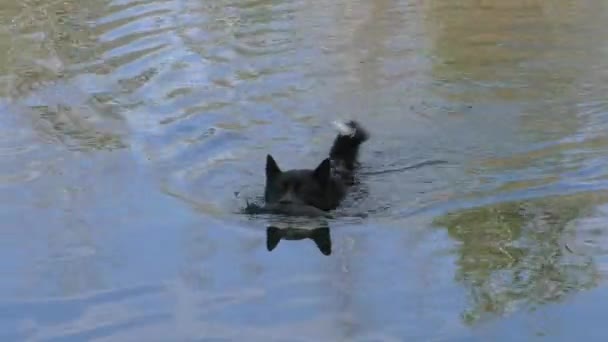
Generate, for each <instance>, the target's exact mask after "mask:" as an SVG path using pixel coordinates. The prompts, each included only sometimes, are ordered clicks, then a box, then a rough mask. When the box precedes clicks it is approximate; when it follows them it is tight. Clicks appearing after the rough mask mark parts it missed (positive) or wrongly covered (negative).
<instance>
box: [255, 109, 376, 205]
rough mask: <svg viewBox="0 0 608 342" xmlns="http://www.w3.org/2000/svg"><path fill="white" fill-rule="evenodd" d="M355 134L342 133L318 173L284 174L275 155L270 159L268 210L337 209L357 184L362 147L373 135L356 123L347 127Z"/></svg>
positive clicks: (306, 170) (349, 123)
mask: <svg viewBox="0 0 608 342" xmlns="http://www.w3.org/2000/svg"><path fill="white" fill-rule="evenodd" d="M346 125H347V126H349V127H350V128H351V129H353V132H352V134H348V135H347V134H344V133H340V134H338V136H337V137H336V138H335V140H334V143H333V145H332V147H331V150H330V152H329V158H326V159H324V160H323V161H322V162H321V163H320V164H319V165H318V166H317V167H316V168H315V169H297V170H288V171H282V170H281V169H280V168H279V166H278V164H277V162H276V161H275V160H274V158H273V157H272V156H271V155H268V156H267V157H266V188H265V191H264V199H265V201H266V206H267V207H272V206H281V205H288V206H294V205H295V206H310V207H314V208H317V209H320V210H322V211H329V210H333V209H336V208H337V207H338V205H339V204H340V202H341V201H342V200H343V199H344V197H345V195H346V192H347V190H348V188H349V187H350V186H351V185H352V184H353V182H354V172H355V169H356V167H357V164H358V161H357V158H358V154H359V147H360V146H361V144H362V143H363V142H365V141H366V140H367V139H368V138H369V135H368V133H367V132H366V131H365V130H364V129H363V128H362V127H361V126H360V125H359V124H358V123H357V122H355V121H350V122H348V123H347V124H346Z"/></svg>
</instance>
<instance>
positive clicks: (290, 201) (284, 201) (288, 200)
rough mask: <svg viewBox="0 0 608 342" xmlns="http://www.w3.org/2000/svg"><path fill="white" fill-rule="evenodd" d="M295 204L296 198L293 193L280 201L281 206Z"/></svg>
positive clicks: (285, 195) (289, 193)
mask: <svg viewBox="0 0 608 342" xmlns="http://www.w3.org/2000/svg"><path fill="white" fill-rule="evenodd" d="M295 202H296V201H295V196H294V194H293V193H292V192H291V191H288V192H287V193H286V194H284V195H283V196H282V197H281V199H279V203H280V204H293V203H295Z"/></svg>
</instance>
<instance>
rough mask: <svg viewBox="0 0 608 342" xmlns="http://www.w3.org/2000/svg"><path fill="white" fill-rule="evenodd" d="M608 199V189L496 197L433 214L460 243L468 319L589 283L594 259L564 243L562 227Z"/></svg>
mask: <svg viewBox="0 0 608 342" xmlns="http://www.w3.org/2000/svg"><path fill="white" fill-rule="evenodd" d="M607 201H608V194H607V193H605V192H604V193H590V194H577V195H571V196H563V197H553V198H544V199H540V200H536V201H524V202H511V203H501V204H497V205H493V206H486V207H480V208H474V209H468V210H463V211H458V212H454V213H450V214H446V215H443V216H440V217H438V218H436V219H435V222H434V223H435V225H437V226H441V227H445V228H446V229H447V230H448V234H449V235H450V236H451V237H452V238H453V239H455V240H456V241H457V242H458V243H459V244H458V247H457V248H456V250H455V254H456V258H457V261H456V264H457V270H456V281H458V282H460V283H461V284H462V285H463V286H464V287H465V288H466V289H467V291H468V294H469V299H470V307H469V308H468V309H467V310H466V311H465V312H464V313H462V318H463V320H464V321H465V322H466V323H468V324H473V323H476V322H478V321H479V320H482V319H484V318H487V317H489V316H493V315H504V314H507V313H509V312H510V311H511V310H514V309H516V308H517V307H519V306H524V307H528V308H529V309H534V308H535V307H536V306H537V305H539V304H544V303H547V302H557V301H560V300H562V299H563V298H565V297H566V296H567V295H569V294H571V293H573V292H577V291H581V290H585V289H589V288H592V287H595V286H596V285H597V284H598V281H599V274H598V273H599V272H598V270H597V267H596V266H595V264H594V261H593V260H592V259H591V258H590V257H588V256H585V255H580V254H581V253H574V252H572V250H571V249H570V248H569V247H568V244H567V234H566V227H567V226H568V225H570V224H576V220H577V219H581V218H584V217H586V216H588V215H590V214H591V213H592V211H593V209H594V208H595V207H596V206H597V205H598V204H601V203H605V202H607Z"/></svg>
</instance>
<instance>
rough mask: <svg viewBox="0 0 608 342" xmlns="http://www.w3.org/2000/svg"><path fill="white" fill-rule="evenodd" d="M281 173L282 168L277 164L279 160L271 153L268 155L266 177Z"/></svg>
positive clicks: (269, 177)
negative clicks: (275, 159)
mask: <svg viewBox="0 0 608 342" xmlns="http://www.w3.org/2000/svg"><path fill="white" fill-rule="evenodd" d="M280 174H281V169H280V168H279V166H278V165H277V162H276V161H274V158H272V156H271V155H270V154H269V155H267V156H266V178H267V179H273V178H275V177H276V176H278V175H280Z"/></svg>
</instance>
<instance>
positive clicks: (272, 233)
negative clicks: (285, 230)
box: [266, 226, 282, 252]
mask: <svg viewBox="0 0 608 342" xmlns="http://www.w3.org/2000/svg"><path fill="white" fill-rule="evenodd" d="M281 238H282V236H281V230H280V229H279V228H277V227H272V226H270V227H268V228H266V249H268V251H269V252H271V251H272V250H273V249H275V247H276V246H277V245H278V244H279V242H280V241H281Z"/></svg>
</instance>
